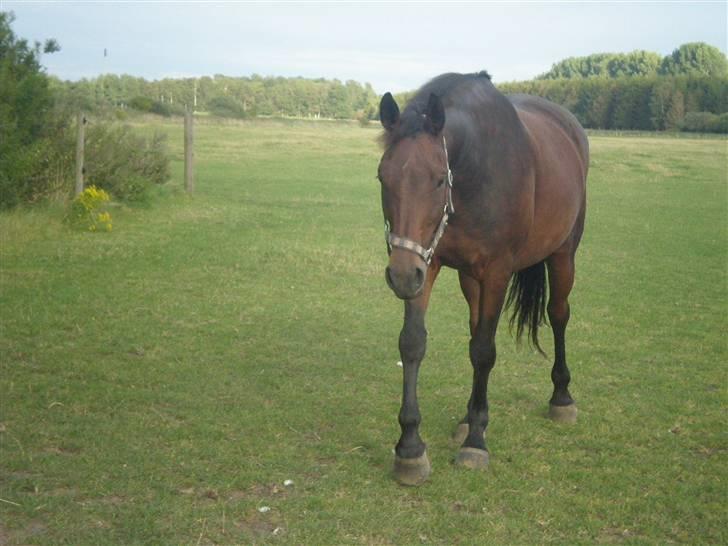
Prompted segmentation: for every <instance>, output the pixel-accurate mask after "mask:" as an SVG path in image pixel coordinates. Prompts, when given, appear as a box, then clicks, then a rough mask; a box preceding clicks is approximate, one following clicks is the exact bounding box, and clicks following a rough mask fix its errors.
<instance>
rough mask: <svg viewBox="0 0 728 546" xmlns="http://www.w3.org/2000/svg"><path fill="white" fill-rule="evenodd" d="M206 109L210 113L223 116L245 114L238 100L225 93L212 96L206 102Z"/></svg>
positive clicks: (239, 116)
mask: <svg viewBox="0 0 728 546" xmlns="http://www.w3.org/2000/svg"><path fill="white" fill-rule="evenodd" d="M208 109H209V110H210V113H211V114H214V115H216V116H220V117H224V118H244V117H246V116H247V114H246V112H245V109H244V108H243V105H242V104H241V103H240V102H238V101H237V100H235V99H234V98H232V97H228V96H225V95H218V96H217V97H214V98H212V99H211V100H210V102H209V103H208Z"/></svg>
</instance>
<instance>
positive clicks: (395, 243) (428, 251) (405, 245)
mask: <svg viewBox="0 0 728 546" xmlns="http://www.w3.org/2000/svg"><path fill="white" fill-rule="evenodd" d="M442 147H443V148H444V150H445V163H446V164H447V186H446V187H445V207H444V209H443V211H442V218H441V219H440V224H439V225H438V226H437V229H436V230H435V235H434V236H433V237H432V241H430V246H429V248H425V247H423V246H422V245H421V244H419V243H417V242H416V241H413V240H412V239H408V238H407V237H400V236H399V235H395V234H394V233H392V231H391V226H390V225H389V221H388V220H386V219H385V220H384V238H385V240H386V241H387V254H391V253H392V248H395V247H396V248H401V249H404V250H409V251H410V252H414V253H415V254H417V255H418V256H419V257H420V258H422V260H424V262H425V264H427V265H430V262H431V261H432V257H433V256H434V254H435V249H436V248H437V244H438V243H439V242H440V239H442V236H443V234H444V233H445V228H446V227H447V221H448V219H449V218H450V215H451V214H453V213H454V212H455V207H454V206H453V203H452V178H453V177H452V171H451V170H450V159H449V158H448V155H447V142H446V141H445V136H444V135H443V137H442Z"/></svg>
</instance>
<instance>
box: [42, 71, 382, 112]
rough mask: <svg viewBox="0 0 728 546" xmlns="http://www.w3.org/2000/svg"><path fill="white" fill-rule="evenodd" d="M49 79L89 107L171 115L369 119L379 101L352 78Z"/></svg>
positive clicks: (67, 97)
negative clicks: (189, 112) (187, 113)
mask: <svg viewBox="0 0 728 546" xmlns="http://www.w3.org/2000/svg"><path fill="white" fill-rule="evenodd" d="M52 80H53V81H52V88H53V89H54V90H55V92H56V93H57V95H58V97H59V100H61V101H62V102H65V103H68V104H73V105H75V106H77V107H79V108H83V109H86V110H90V111H98V110H104V109H109V108H119V109H127V108H133V109H135V110H141V111H147V112H152V113H157V114H161V115H171V114H181V113H183V112H184V110H185V108H189V109H191V110H196V111H203V112H209V113H211V114H214V115H218V116H223V117H233V118H248V117H256V116H287V117H307V118H328V119H361V118H365V119H369V118H373V117H375V116H376V112H377V104H378V97H377V94H376V92H375V91H374V89H373V88H372V86H371V85H370V84H368V83H366V84H363V85H362V84H360V83H358V82H355V81H352V80H349V81H346V82H341V81H339V80H326V79H323V78H319V79H306V78H301V77H297V78H283V77H263V76H259V75H253V76H249V77H237V78H236V77H230V76H223V75H220V74H216V75H215V76H212V77H209V76H203V77H201V78H166V79H163V80H156V81H147V80H145V79H143V78H137V77H134V76H129V75H120V76H119V75H115V74H106V75H102V76H99V77H97V78H93V79H83V80H80V81H76V82H68V81H61V80H59V79H57V78H52Z"/></svg>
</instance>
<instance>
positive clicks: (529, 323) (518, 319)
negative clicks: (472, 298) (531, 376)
mask: <svg viewBox="0 0 728 546" xmlns="http://www.w3.org/2000/svg"><path fill="white" fill-rule="evenodd" d="M512 304H515V305H514V306H513V314H512V315H511V321H510V326H511V328H513V325H514V324H515V325H516V339H517V340H518V341H519V342H520V340H521V336H522V335H523V330H524V329H526V328H528V333H529V337H530V338H531V343H532V344H533V345H534V346H535V347H536V349H538V352H540V353H541V354H542V355H544V356H546V353H544V352H543V349H541V345H539V343H538V327H539V326H541V325H542V324H544V323H545V322H546V265H545V264H544V262H539V263H537V264H534V265H532V266H531V267H527V268H526V269H522V270H521V271H519V272H517V273H514V274H513V281H512V282H511V288H510V291H509V292H508V299H507V300H506V307H509V306H510V305H512Z"/></svg>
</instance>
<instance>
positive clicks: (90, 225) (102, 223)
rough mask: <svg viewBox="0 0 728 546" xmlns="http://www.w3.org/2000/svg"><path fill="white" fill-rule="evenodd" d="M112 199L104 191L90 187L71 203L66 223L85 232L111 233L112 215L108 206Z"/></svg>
mask: <svg viewBox="0 0 728 546" xmlns="http://www.w3.org/2000/svg"><path fill="white" fill-rule="evenodd" d="M110 199H111V198H110V197H109V194H108V193H106V192H105V191H104V190H100V189H98V188H97V187H96V186H89V187H88V188H86V189H85V190H83V192H81V193H80V194H79V195H77V196H76V198H75V199H74V200H73V201H72V202H71V206H70V207H69V210H68V213H67V214H66V217H65V219H64V220H65V222H66V223H67V224H68V225H69V226H71V227H72V228H75V229H81V230H84V231H111V213H109V212H108V211H107V210H106V204H107V203H108V202H109V200H110Z"/></svg>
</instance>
